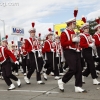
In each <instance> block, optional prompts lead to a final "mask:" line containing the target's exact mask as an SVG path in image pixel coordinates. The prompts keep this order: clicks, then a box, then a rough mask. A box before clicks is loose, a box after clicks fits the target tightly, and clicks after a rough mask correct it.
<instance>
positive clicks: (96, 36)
mask: <svg viewBox="0 0 100 100" xmlns="http://www.w3.org/2000/svg"><path fill="white" fill-rule="evenodd" d="M93 38H94V39H95V45H96V46H97V47H98V46H100V33H98V32H96V33H95V34H94V35H93Z"/></svg>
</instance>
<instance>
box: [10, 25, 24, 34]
mask: <svg viewBox="0 0 100 100" xmlns="http://www.w3.org/2000/svg"><path fill="white" fill-rule="evenodd" d="M12 30H13V33H15V34H19V35H21V34H22V35H24V29H23V28H16V27H13V28H12Z"/></svg>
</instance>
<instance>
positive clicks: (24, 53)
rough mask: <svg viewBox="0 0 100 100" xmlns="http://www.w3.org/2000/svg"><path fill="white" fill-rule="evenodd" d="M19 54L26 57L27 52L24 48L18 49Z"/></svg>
mask: <svg viewBox="0 0 100 100" xmlns="http://www.w3.org/2000/svg"><path fill="white" fill-rule="evenodd" d="M20 53H21V54H22V55H23V56H26V55H27V51H25V47H23V46H22V47H20Z"/></svg>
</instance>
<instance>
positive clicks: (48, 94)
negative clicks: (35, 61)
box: [0, 73, 100, 100]
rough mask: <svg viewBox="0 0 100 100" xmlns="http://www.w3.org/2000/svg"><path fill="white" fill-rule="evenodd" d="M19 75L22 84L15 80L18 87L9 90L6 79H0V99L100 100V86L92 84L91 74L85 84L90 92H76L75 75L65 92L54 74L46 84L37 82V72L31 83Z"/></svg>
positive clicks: (66, 85)
mask: <svg viewBox="0 0 100 100" xmlns="http://www.w3.org/2000/svg"><path fill="white" fill-rule="evenodd" d="M18 77H19V79H21V82H22V86H21V87H20V88H18V87H17V85H16V82H14V84H15V86H16V89H14V90H12V91H8V90H7V88H8V87H7V85H6V84H5V82H4V80H1V79H0V100H100V96H99V95H100V89H99V88H100V86H97V85H92V79H91V77H90V76H89V77H88V78H85V82H86V84H85V85H84V86H83V88H85V89H87V91H88V93H75V92H74V77H73V78H72V79H71V80H70V81H69V82H68V83H67V84H65V85H64V87H65V92H63V93H61V92H60V90H59V89H58V85H57V80H54V77H53V76H49V77H48V81H45V85H38V84H37V82H36V78H35V73H34V74H33V76H32V78H31V80H30V81H31V84H30V85H27V84H26V83H25V81H24V76H23V75H22V74H21V73H20V75H19V76H18ZM43 80H44V79H43ZM98 80H100V79H99V78H98ZM97 88H98V89H97Z"/></svg>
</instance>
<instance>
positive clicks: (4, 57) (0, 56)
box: [0, 37, 21, 90]
mask: <svg viewBox="0 0 100 100" xmlns="http://www.w3.org/2000/svg"><path fill="white" fill-rule="evenodd" d="M7 44H8V42H7V39H6V38H5V37H4V38H2V40H1V46H0V64H1V66H2V75H3V77H4V80H5V82H6V84H7V85H8V86H9V88H8V90H13V89H15V85H14V84H13V83H12V82H11V80H10V79H13V80H14V81H16V82H17V85H18V87H20V86H21V81H20V79H18V78H17V77H16V76H15V75H13V74H12V71H11V60H10V58H11V59H12V60H13V61H14V63H15V64H19V62H18V61H17V59H16V58H15V56H14V54H13V53H12V52H11V51H10V50H8V48H7Z"/></svg>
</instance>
